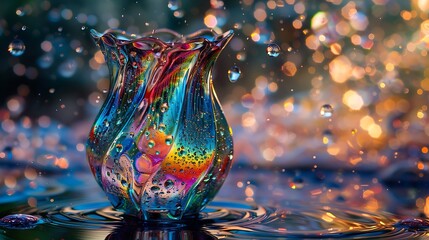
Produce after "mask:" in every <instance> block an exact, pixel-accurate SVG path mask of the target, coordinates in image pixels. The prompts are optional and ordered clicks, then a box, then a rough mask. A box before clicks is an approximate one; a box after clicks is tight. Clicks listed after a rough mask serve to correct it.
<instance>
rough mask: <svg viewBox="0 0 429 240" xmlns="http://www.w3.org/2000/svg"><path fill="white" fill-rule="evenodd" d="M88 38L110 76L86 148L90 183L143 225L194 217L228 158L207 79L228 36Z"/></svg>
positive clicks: (114, 34)
mask: <svg viewBox="0 0 429 240" xmlns="http://www.w3.org/2000/svg"><path fill="white" fill-rule="evenodd" d="M91 34H92V36H93V37H94V39H95V41H96V43H97V44H98V46H99V47H100V48H101V51H102V53H103V54H104V57H105V60H106V63H107V65H108V68H109V72H110V89H109V93H108V96H107V99H106V101H105V102H104V104H103V106H102V108H101V110H100V112H99V114H98V116H97V119H96V121H95V123H94V125H93V126H92V128H91V131H90V133H89V137H88V141H87V156H88V161H89V164H90V166H91V170H92V173H93V174H94V176H95V179H96V180H97V182H98V183H99V185H100V186H101V187H102V188H103V190H104V191H105V192H106V194H107V196H108V198H109V200H110V201H111V203H112V205H113V206H114V207H115V208H117V209H120V210H123V211H124V212H125V213H127V214H130V215H134V216H138V217H140V218H141V219H143V220H150V219H155V218H156V219H181V218H184V217H194V216H197V215H198V213H199V211H200V210H201V208H203V207H204V206H205V205H206V204H207V203H208V202H210V201H211V200H212V199H213V198H214V196H215V195H216V193H217V192H218V190H219V188H220V187H221V185H222V184H223V182H224V180H225V178H226V176H227V173H228V172H229V169H230V167H231V162H232V158H233V143H232V131H231V129H230V127H229V126H228V123H227V121H226V119H225V116H224V114H223V111H222V109H221V106H220V104H219V101H218V99H217V97H216V94H215V91H214V88H213V84H212V75H211V71H212V68H213V65H214V64H215V61H216V59H217V57H218V56H219V54H220V52H221V51H222V49H223V48H224V47H225V46H226V44H227V43H228V42H229V41H230V40H231V38H232V36H233V32H232V31H228V32H226V33H224V34H223V35H217V34H215V33H213V32H212V31H210V30H201V31H199V32H196V33H194V34H191V35H188V36H185V37H184V36H182V35H179V34H177V33H175V32H173V31H170V30H158V31H154V32H152V33H150V34H144V35H143V36H136V35H126V34H125V33H124V32H120V31H114V30H108V31H106V32H105V33H103V34H101V33H98V32H96V31H95V30H92V31H91ZM158 35H159V36H162V35H164V36H165V37H169V38H170V40H168V41H162V40H160V38H159V37H156V36H158Z"/></svg>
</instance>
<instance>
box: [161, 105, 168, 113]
mask: <svg viewBox="0 0 429 240" xmlns="http://www.w3.org/2000/svg"><path fill="white" fill-rule="evenodd" d="M167 110H168V104H167V103H163V104H162V105H161V112H165V111H167Z"/></svg>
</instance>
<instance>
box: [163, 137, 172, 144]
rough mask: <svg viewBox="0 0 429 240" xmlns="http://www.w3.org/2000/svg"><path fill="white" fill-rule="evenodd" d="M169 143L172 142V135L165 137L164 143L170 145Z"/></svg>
mask: <svg viewBox="0 0 429 240" xmlns="http://www.w3.org/2000/svg"><path fill="white" fill-rule="evenodd" d="M171 143H173V137H172V136H167V137H166V138H165V144H167V145H171Z"/></svg>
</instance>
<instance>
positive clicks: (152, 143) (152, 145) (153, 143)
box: [147, 140, 155, 148]
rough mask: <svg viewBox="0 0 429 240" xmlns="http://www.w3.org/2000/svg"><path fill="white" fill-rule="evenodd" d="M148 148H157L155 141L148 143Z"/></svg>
mask: <svg viewBox="0 0 429 240" xmlns="http://www.w3.org/2000/svg"><path fill="white" fill-rule="evenodd" d="M147 146H148V147H149V148H153V147H155V141H153V140H149V142H148V143H147Z"/></svg>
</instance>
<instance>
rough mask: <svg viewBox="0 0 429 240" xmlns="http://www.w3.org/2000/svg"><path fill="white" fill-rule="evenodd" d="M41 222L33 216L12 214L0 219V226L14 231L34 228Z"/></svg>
mask: <svg viewBox="0 0 429 240" xmlns="http://www.w3.org/2000/svg"><path fill="white" fill-rule="evenodd" d="M41 222H42V221H41V220H40V219H39V218H38V217H36V216H33V215H28V214H12V215H8V216H5V217H3V218H2V219H0V226H4V227H7V228H14V229H30V228H34V227H35V226H36V225H37V224H38V223H41Z"/></svg>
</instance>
